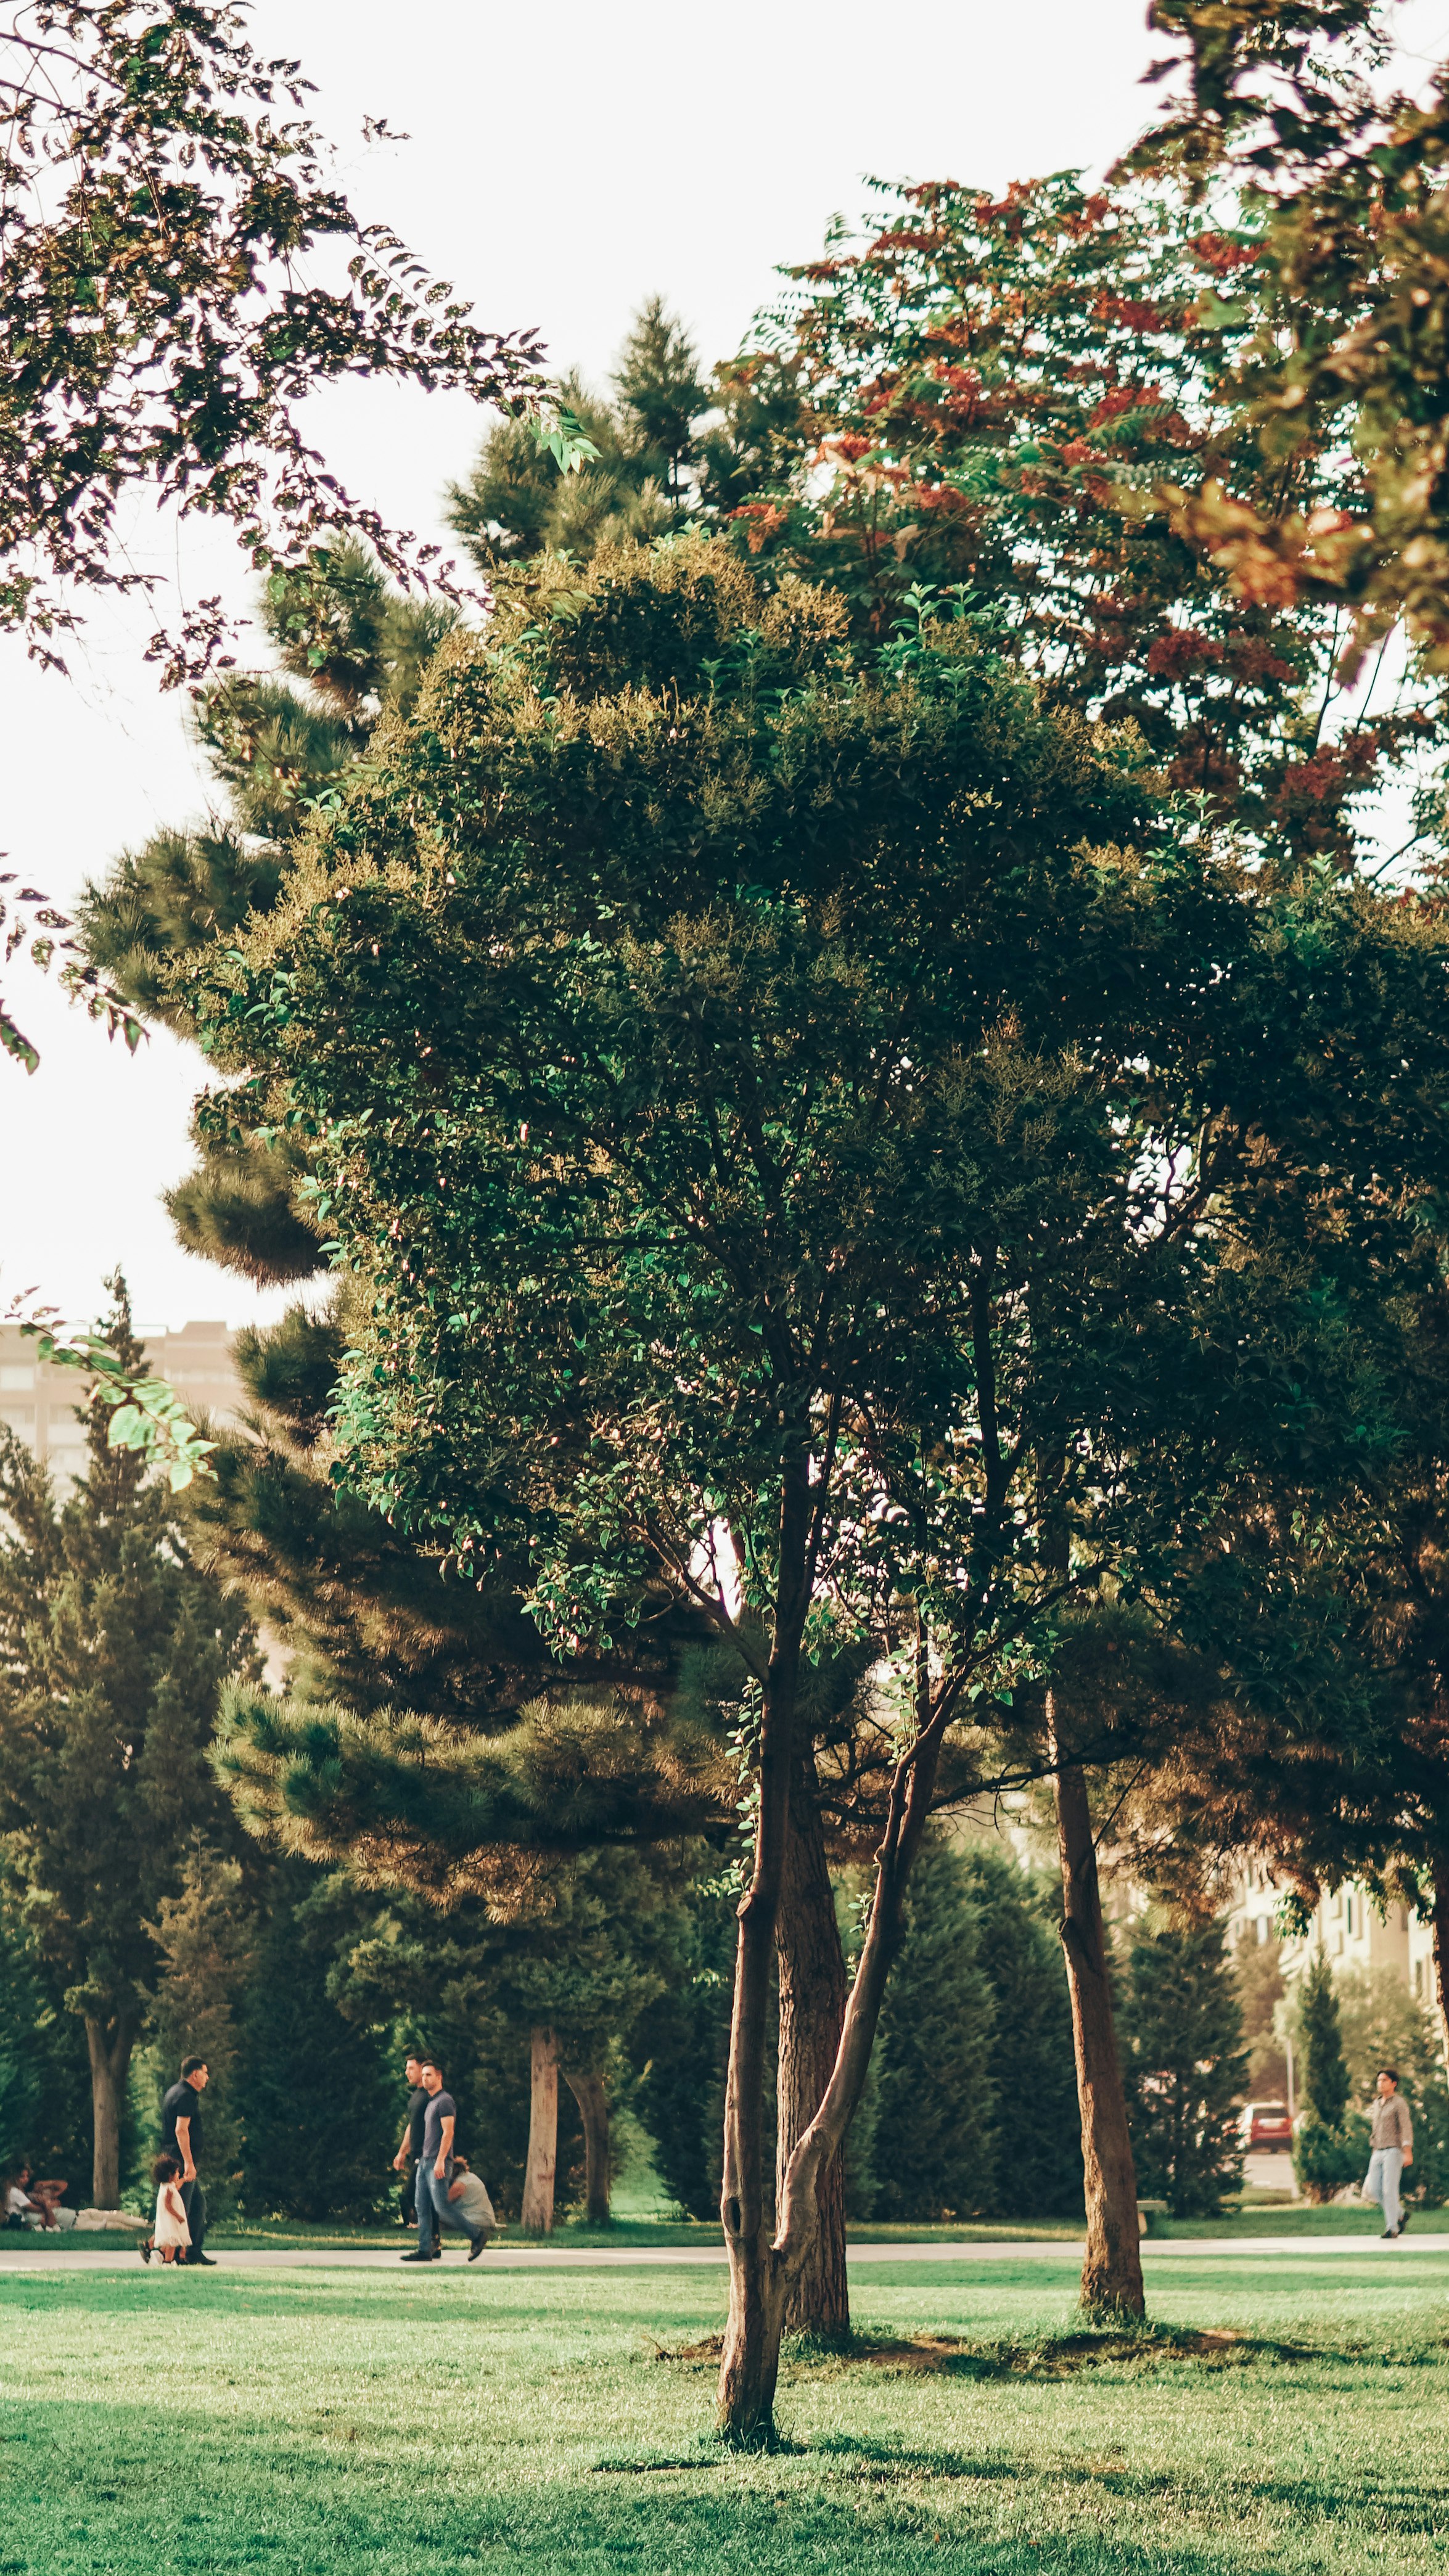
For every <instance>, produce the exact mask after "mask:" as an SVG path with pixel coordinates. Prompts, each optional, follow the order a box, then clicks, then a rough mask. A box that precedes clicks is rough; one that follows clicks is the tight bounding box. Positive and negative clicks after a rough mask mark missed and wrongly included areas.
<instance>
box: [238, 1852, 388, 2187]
mask: <svg viewBox="0 0 1449 2576" xmlns="http://www.w3.org/2000/svg"><path fill="white" fill-rule="evenodd" d="M362 1928H363V1922H362V1921H360V1919H359V1907H358V1903H357V1899H356V1897H355V1895H354V1894H353V1893H352V1892H351V1891H350V1890H349V1889H347V1888H346V1887H345V1886H344V1885H342V1884H339V1883H338V1882H337V1881H335V1880H328V1879H318V1878H317V1876H316V1874H315V1873H313V1872H311V1871H308V1870H305V1869H301V1868H299V1867H297V1865H296V1864H293V1865H292V1867H291V1868H290V1869H288V1868H279V1869H278V1870H277V1871H276V1872H275V1874H274V1876H273V1878H272V1883H271V1885H270V1887H269V1889H268V1898H267V1908H266V1915H265V1919H264V1921H263V1922H262V1923H261V1925H260V1926H259V1927H258V1931H257V1935H256V1968H255V1974H254V1976H253V1977H252V1978H251V1980H250V1981H249V1984H248V1987H247V1989H246V1991H245V1992H244V1994H243V1996H242V1999H241V2004H240V2010H239V2015H238V2019H239V2025H240V2026H239V2030H238V2034H237V2067H236V2088H237V2100H238V2103H239V2104H240V2106H241V2109H242V2115H243V2121H244V2143H243V2146H242V2161H241V2182H240V2186H239V2190H240V2197H241V2201H242V2205H243V2207H244V2208H245V2209H246V2210H247V2211H248V2212H249V2213H250V2214H252V2215H261V2214H264V2213H265V2212H267V2211H269V2210H282V2211H285V2212H286V2213H287V2214H288V2215H290V2216H293V2217H297V2218H326V2217H333V2216H344V2215H366V2214H370V2213H372V2212H374V2211H376V2210H377V2209H378V2208H379V2207H381V2206H382V2205H383V2204H384V2202H385V2200H386V2198H387V2195H388V2164H389V2160H390V2158H391V2156H392V2154H393V2150H394V2149H395V2147H396V2145H397V2138H398V2131H399V2128H400V2126H401V2106H402V2103H403V2101H404V2100H405V2098H406V2097H405V2093H404V2091H403V2089H402V2087H401V2085H400V2082H399V2073H400V2069H399V2064H398V2057H397V2054H396V2053H394V2052H393V2051H392V2050H391V2049H390V2048H389V2047H388V2046H387V2044H386V2041H385V2039H384V2037H383V2035H382V2034H381V2033H380V2032H378V2031H376V2030H374V2029H372V2028H371V2027H369V2026H368V2025H366V2024H359V2023H357V2022H355V2021H350V2020H348V2019H346V2018H345V2017H344V2015H343V2014H342V2012H341V2011H340V2010H339V2008H338V2006H337V2004H336V2003H335V2002H334V2001H333V1999H332V1996H331V1994H330V1992H329V1990H328V1989H329V1982H330V1980H331V1978H332V1977H333V1975H334V1973H339V1972H340V1971H341V1968H342V1963H343V1960H344V1958H345V1955H346V1951H347V1949H348V1947H349V1946H350V1944H351V1943H352V1942H353V1941H355V1940H356V1939H357V1937H358V1935H359V1932H360V1930H361V1929H362Z"/></svg>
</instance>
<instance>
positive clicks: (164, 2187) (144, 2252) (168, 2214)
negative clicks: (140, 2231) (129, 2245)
mask: <svg viewBox="0 0 1449 2576" xmlns="http://www.w3.org/2000/svg"><path fill="white" fill-rule="evenodd" d="M151 2180H152V2181H153V2182H154V2184H155V2185H156V2226H155V2229H154V2232H153V2233H152V2234H151V2235H150V2236H148V2237H146V2238H145V2239H144V2240H143V2242H142V2243H141V2244H140V2245H138V2246H137V2248H136V2251H137V2253H138V2254H139V2255H140V2257H141V2260H142V2262H143V2263H149V2262H150V2260H151V2257H152V2255H153V2254H159V2255H160V2257H161V2260H162V2262H163V2263H174V2262H176V2261H177V2259H178V2257H179V2258H180V2260H181V2261H182V2262H184V2261H185V2259H186V2256H187V2254H188V2253H189V2251H190V2248H191V2230H190V2228H189V2227H188V2226H187V2224H186V2203H185V2201H184V2200H183V2199H182V2197H181V2158H180V2157H179V2156H173V2155H172V2154H171V2153H170V2151H169V2149H165V2148H163V2150H162V2152H161V2154H160V2155H159V2156H158V2157H157V2159H156V2161H155V2163H154V2165H153V2166H152V2167H151Z"/></svg>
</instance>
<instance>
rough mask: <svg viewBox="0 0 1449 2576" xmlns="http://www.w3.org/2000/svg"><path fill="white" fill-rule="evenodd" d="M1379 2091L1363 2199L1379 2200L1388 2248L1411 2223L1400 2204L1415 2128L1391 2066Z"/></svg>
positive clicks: (1385, 2070) (1382, 2077) (1383, 2070)
mask: <svg viewBox="0 0 1449 2576" xmlns="http://www.w3.org/2000/svg"><path fill="white" fill-rule="evenodd" d="M1376 2090H1377V2094H1378V2099H1377V2100H1376V2102H1375V2103H1374V2113H1373V2131H1372V2134H1371V2136H1370V2138H1369V2147H1370V2151H1371V2152H1370V2155H1369V2169H1368V2174H1367V2177H1366V2179H1365V2182H1364V2187H1363V2196H1364V2198H1365V2200H1376V2201H1377V2202H1378V2205H1379V2207H1380V2209H1381V2210H1382V2211H1383V2213H1384V2233H1383V2242H1384V2243H1385V2244H1387V2243H1388V2240H1389V2238H1390V2237H1391V2236H1402V2235H1403V2232H1404V2230H1405V2228H1406V2227H1407V2226H1408V2223H1409V2221H1408V2215H1407V2212H1406V2211H1405V2210H1404V2209H1403V2208H1401V2206H1400V2203H1399V2182H1400V2178H1401V2176H1402V2174H1403V2170H1404V2167H1405V2165H1411V2164H1412V2163H1413V2161H1414V2124H1413V2121H1412V2120H1411V2119H1410V2117H1409V2106H1408V2103H1407V2102H1406V2101H1405V2100H1404V2098H1403V2096H1402V2094H1401V2093H1400V2091H1399V2079H1398V2076H1397V2074H1396V2072H1395V2070H1394V2068H1393V2067H1392V2066H1381V2067H1380V2068H1379V2073H1378V2084H1377V2088H1376Z"/></svg>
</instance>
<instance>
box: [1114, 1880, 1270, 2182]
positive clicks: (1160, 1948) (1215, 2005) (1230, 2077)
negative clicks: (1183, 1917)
mask: <svg viewBox="0 0 1449 2576" xmlns="http://www.w3.org/2000/svg"><path fill="white" fill-rule="evenodd" d="M1225 1940H1226V1934H1225V1929H1224V1926H1223V1924H1222V1923H1221V1922H1219V1921H1210V1922H1206V1923H1204V1922H1192V1921H1188V1922H1167V1923H1163V1924H1160V1925H1158V1926H1156V1927H1155V1928H1149V1929H1146V1930H1144V1931H1141V1932H1139V1933H1138V1934H1137V1935H1136V1937H1135V1938H1134V1939H1133V1941H1132V1943H1131V1946H1130V1949H1129V1952H1128V1973H1127V1978H1126V1981H1125V1985H1126V1991H1125V1993H1124V1995H1123V1999H1122V2005H1121V2009H1120V2012H1119V2017H1118V2026H1119V2029H1120V2031H1121V2035H1122V2047H1123V2057H1124V2061H1125V2064H1124V2073H1125V2076H1126V2083H1127V2100H1128V2112H1129V2116H1130V2119H1131V2123H1132V2152H1133V2156H1134V2158H1135V2161H1136V2167H1137V2183H1138V2189H1139V2191H1140V2192H1141V2193H1142V2196H1143V2197H1144V2199H1149V2200H1150V2199H1155V2198H1157V2197H1159V2196H1161V2197H1163V2198H1165V2199H1166V2200H1167V2201H1168V2203H1169V2205H1170V2207H1171V2209H1172V2212H1173V2215H1174V2217H1177V2218H1211V2217H1215V2216H1216V2215H1217V2212H1218V2211H1219V2209H1220V2208H1221V2206H1222V2197H1223V2193H1224V2192H1225V2191H1227V2190H1230V2189H1235V2188H1236V2187H1237V2186H1238V2185H1239V2184H1240V2183H1241V2181H1242V2175H1243V2157H1242V2149H1241V2146H1240V2144H1239V2141H1238V2132H1237V2104H1238V2101H1239V2099H1240V2098H1241V2093H1242V2086H1243V2078H1244V2075H1245V2073H1246V2071H1247V2063H1248V2060H1247V2052H1246V2050H1245V2049H1244V2047H1243V2045H1242V2038H1243V2016H1242V2010H1241V2007H1240V2005H1239V2003H1238V1998H1237V1991H1236V1985H1235V1981H1234V1976H1233V1964H1232V1961H1231V1959H1230V1957H1229V1956H1228V1953H1227V1950H1226V1947H1225Z"/></svg>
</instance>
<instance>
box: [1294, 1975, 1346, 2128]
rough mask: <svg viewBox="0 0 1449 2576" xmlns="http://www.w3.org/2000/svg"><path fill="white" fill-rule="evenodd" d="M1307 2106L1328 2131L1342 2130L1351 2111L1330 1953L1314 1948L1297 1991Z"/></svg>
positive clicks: (1303, 2086)
mask: <svg viewBox="0 0 1449 2576" xmlns="http://www.w3.org/2000/svg"><path fill="white" fill-rule="evenodd" d="M1298 1997H1299V2001H1298V2029H1299V2035H1300V2043H1301V2046H1302V2051H1303V2060H1302V2063H1303V2075H1302V2092H1303V2100H1304V2104H1305V2107H1306V2108H1307V2110H1308V2111H1309V2112H1310V2113H1311V2115H1312V2117H1313V2118H1314V2119H1315V2120H1318V2121H1320V2122H1321V2123H1322V2125H1323V2127H1324V2128H1325V2129H1339V2128H1341V2127H1342V2125H1343V2115H1344V2113H1345V2111H1346V2110H1347V2109H1348V2096H1349V2074H1348V2062H1347V2060H1346V2058H1345V2057H1344V2053H1343V2040H1342V2035H1341V2033H1340V2030H1339V2020H1338V1995H1337V1992H1336V1990H1335V1987H1334V1982H1333V1971H1332V1969H1331V1968H1330V1966H1329V1964H1328V1956H1327V1953H1326V1952H1325V1951H1324V1950H1323V1949H1321V1948H1319V1949H1315V1951H1314V1953H1313V1956H1312V1958H1311V1959H1310V1961H1309V1963H1308V1968H1307V1971H1306V1973H1305V1975H1304V1977H1303V1981H1302V1983H1301V1985H1300V1987H1299V1989H1298Z"/></svg>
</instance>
